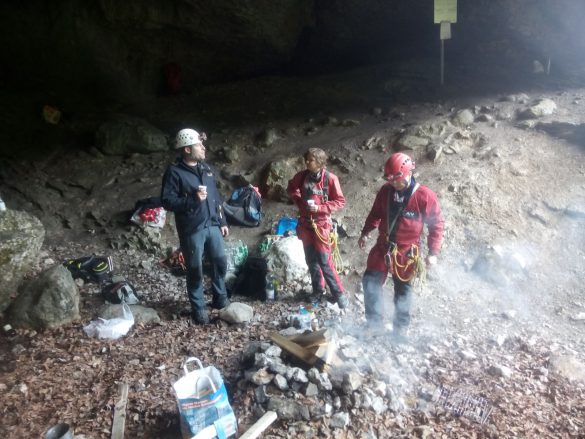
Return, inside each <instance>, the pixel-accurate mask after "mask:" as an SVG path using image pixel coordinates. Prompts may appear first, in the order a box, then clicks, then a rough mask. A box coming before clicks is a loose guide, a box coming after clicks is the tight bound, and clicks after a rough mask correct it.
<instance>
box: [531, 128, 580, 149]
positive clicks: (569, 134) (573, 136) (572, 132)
mask: <svg viewBox="0 0 585 439" xmlns="http://www.w3.org/2000/svg"><path fill="white" fill-rule="evenodd" d="M536 128H537V129H539V130H542V131H544V132H546V133H547V134H548V135H550V136H553V137H556V138H558V139H563V140H566V141H567V142H571V143H573V144H575V145H577V146H579V147H580V148H582V149H583V150H584V151H585V124H572V123H568V122H551V123H542V122H541V123H538V124H537V125H536Z"/></svg>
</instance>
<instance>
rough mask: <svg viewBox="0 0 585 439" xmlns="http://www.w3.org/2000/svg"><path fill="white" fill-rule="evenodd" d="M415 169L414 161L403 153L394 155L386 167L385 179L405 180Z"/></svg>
mask: <svg viewBox="0 0 585 439" xmlns="http://www.w3.org/2000/svg"><path fill="white" fill-rule="evenodd" d="M413 169H414V161H413V160H412V159H411V158H410V157H409V156H407V155H406V154H404V153H402V152H397V153H395V154H392V155H391V156H390V158H389V159H388V161H387V162H386V165H385V166H384V178H386V180H388V181H390V182H392V181H400V180H404V179H405V178H406V177H408V175H409V174H410V171H412V170H413Z"/></svg>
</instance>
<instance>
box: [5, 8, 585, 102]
mask: <svg viewBox="0 0 585 439" xmlns="http://www.w3.org/2000/svg"><path fill="white" fill-rule="evenodd" d="M584 18H585V2H582V1H577V0H555V1H551V0H459V21H458V23H457V24H456V25H454V27H453V39H452V40H451V41H450V42H449V45H450V46H449V47H450V49H449V50H450V52H449V55H450V56H451V57H453V58H458V59H460V60H461V61H462V62H463V61H470V62H477V61H478V62H481V61H482V60H487V59H489V60H490V62H491V60H492V59H496V60H497V59H502V60H504V59H505V61H503V62H505V63H507V64H509V62H510V59H517V60H518V61H519V62H524V58H530V57H538V56H540V57H545V56H548V55H552V56H553V61H554V62H555V65H557V64H558V65H559V66H560V67H568V66H570V65H571V63H582V62H583V61H582V58H583V56H582V55H583V54H584V53H585V38H583V30H582V27H583V26H582V23H583V19H584ZM432 20H433V1H432V0H394V1H390V0H254V1H251V0H248V1H245V0H214V1H212V2H211V1H201V0H172V1H171V0H168V1H162V0H127V1H124V2H120V1H116V0H61V1H48V0H30V1H27V2H14V1H7V2H2V4H1V5H0V38H1V40H2V42H3V43H2V45H1V54H2V58H3V60H5V62H4V63H3V64H4V65H3V69H2V73H1V75H2V76H1V81H2V82H1V83H2V84H3V85H4V86H12V87H16V88H20V89H23V90H28V91H30V90H39V91H42V92H46V93H54V94H60V93H63V92H68V93H70V94H78V95H79V94H82V95H84V96H87V98H88V99H96V100H105V101H110V100H113V101H128V100H137V99H139V98H142V97H148V96H152V95H156V94H160V93H161V92H163V91H164V90H163V89H162V85H163V84H162V67H163V65H164V64H165V63H168V62H177V63H178V64H179V65H180V68H181V76H182V79H183V87H184V90H185V91H191V90H193V89H194V88H196V87H197V85H198V84H201V83H213V82H223V81H228V80H231V79H234V78H242V77H250V76H254V75H259V74H265V73H274V72H277V73H278V72H283V71H285V72H287V73H288V72H293V73H295V72H301V73H311V72H317V71H323V70H334V69H338V68H348V67H352V66H355V65H358V64H364V63H378V62H387V61H392V60H394V59H399V58H407V57H413V58H416V57H425V56H435V54H436V49H437V47H438V44H439V43H438V26H437V25H434V24H433V23H432Z"/></svg>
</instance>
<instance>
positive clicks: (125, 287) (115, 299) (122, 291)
mask: <svg viewBox="0 0 585 439" xmlns="http://www.w3.org/2000/svg"><path fill="white" fill-rule="evenodd" d="M102 297H103V298H104V300H105V301H106V302H108V303H112V304H120V303H127V304H128V305H136V304H137V303H139V302H140V300H139V299H138V296H137V295H136V288H134V285H132V284H131V283H130V282H128V281H125V280H123V281H120V282H116V283H112V284H107V285H104V287H103V288H102Z"/></svg>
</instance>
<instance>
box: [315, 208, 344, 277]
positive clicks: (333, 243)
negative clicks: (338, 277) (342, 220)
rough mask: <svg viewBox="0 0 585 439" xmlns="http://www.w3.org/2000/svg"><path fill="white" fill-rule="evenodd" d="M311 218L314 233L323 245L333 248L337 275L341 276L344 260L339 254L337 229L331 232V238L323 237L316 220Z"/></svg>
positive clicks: (332, 253) (332, 252)
mask: <svg viewBox="0 0 585 439" xmlns="http://www.w3.org/2000/svg"><path fill="white" fill-rule="evenodd" d="M310 218H311V227H313V231H314V232H315V235H317V238H319V241H321V242H322V243H323V244H326V245H328V246H329V247H330V248H331V256H332V257H333V264H334V265H335V271H336V272H337V274H340V273H341V272H342V271H343V259H341V253H339V245H338V238H339V235H338V234H337V229H336V228H335V227H334V228H333V229H332V230H331V233H330V234H329V236H323V234H322V233H321V232H320V231H319V228H318V227H317V223H315V220H313V217H312V216H311V217H310Z"/></svg>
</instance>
